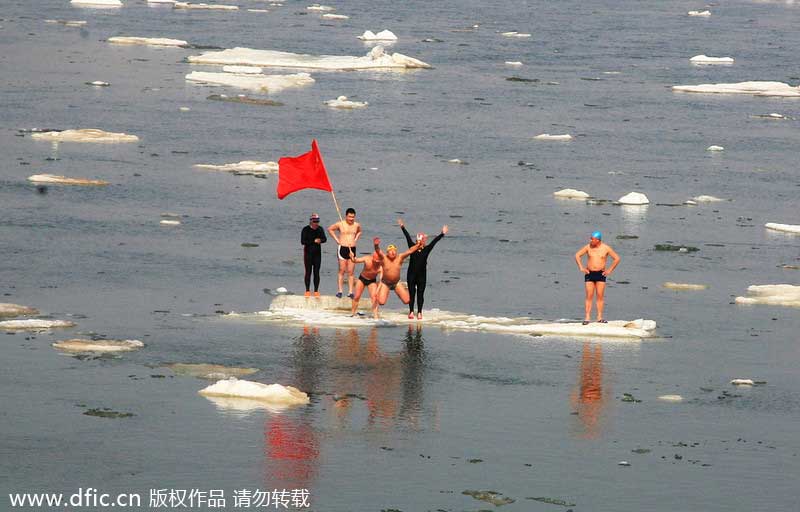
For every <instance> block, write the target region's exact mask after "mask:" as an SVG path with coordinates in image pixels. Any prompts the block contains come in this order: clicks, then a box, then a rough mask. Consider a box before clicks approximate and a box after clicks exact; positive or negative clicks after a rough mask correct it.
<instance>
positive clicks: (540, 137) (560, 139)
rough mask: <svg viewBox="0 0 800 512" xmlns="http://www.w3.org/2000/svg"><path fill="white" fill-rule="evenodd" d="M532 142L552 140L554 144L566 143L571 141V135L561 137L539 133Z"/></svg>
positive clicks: (566, 134)
mask: <svg viewBox="0 0 800 512" xmlns="http://www.w3.org/2000/svg"><path fill="white" fill-rule="evenodd" d="M534 140H552V141H556V142H566V141H570V140H572V135H570V134H568V133H565V134H562V135H550V134H549V133H540V134H539V135H537V136H535V137H534Z"/></svg>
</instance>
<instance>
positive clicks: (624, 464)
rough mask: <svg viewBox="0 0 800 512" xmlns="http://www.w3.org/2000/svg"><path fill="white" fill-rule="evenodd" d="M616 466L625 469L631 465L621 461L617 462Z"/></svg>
mask: <svg viewBox="0 0 800 512" xmlns="http://www.w3.org/2000/svg"><path fill="white" fill-rule="evenodd" d="M617 465H618V466H625V467H627V466H630V465H631V463H630V462H628V461H627V460H621V461H619V462H617Z"/></svg>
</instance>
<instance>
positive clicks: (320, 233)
mask: <svg viewBox="0 0 800 512" xmlns="http://www.w3.org/2000/svg"><path fill="white" fill-rule="evenodd" d="M327 241H328V238H327V237H326V236H325V230H324V229H322V228H321V227H319V215H317V214H316V213H312V214H311V218H310V219H309V224H308V226H305V227H304V228H303V231H302V232H301V233H300V243H301V244H303V263H304V264H305V266H306V275H305V282H306V297H310V296H311V291H310V287H311V271H312V270H313V271H314V297H319V266H320V263H322V247H321V244H324V243H325V242H327Z"/></svg>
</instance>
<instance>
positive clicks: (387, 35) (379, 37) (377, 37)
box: [358, 30, 397, 41]
mask: <svg viewBox="0 0 800 512" xmlns="http://www.w3.org/2000/svg"><path fill="white" fill-rule="evenodd" d="M358 38H359V39H361V40H362V41H397V36H396V35H394V32H392V31H391V30H381V31H380V32H378V33H377V34H376V33H374V32H372V31H371V30H366V31H365V32H364V33H363V34H361V35H360V36H358Z"/></svg>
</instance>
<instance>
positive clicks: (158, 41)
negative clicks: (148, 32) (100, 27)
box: [108, 36, 189, 46]
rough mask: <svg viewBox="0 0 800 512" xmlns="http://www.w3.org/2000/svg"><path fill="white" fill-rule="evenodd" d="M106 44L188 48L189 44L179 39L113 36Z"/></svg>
mask: <svg viewBox="0 0 800 512" xmlns="http://www.w3.org/2000/svg"><path fill="white" fill-rule="evenodd" d="M108 42H109V43H112V44H130V45H147V46H189V43H187V42H186V41H183V40H181V39H169V38H166V37H132V36H114V37H109V38H108Z"/></svg>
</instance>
